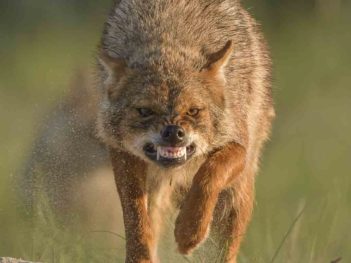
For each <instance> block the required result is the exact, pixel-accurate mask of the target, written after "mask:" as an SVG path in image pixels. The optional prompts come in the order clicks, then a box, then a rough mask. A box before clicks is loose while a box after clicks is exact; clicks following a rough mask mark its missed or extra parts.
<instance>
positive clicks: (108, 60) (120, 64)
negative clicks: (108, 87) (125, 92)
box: [98, 49, 127, 84]
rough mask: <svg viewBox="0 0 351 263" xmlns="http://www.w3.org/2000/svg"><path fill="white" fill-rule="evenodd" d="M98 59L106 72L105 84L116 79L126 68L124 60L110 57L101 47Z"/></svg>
mask: <svg viewBox="0 0 351 263" xmlns="http://www.w3.org/2000/svg"><path fill="white" fill-rule="evenodd" d="M98 61H99V63H100V65H101V66H102V68H103V69H104V70H105V72H106V73H107V76H106V77H105V79H104V83H105V84H111V83H113V82H116V81H118V79H119V78H120V77H121V76H123V74H124V73H125V71H126V68H127V66H126V64H125V62H124V60H122V59H120V58H113V57H111V56H110V55H108V54H107V52H106V51H105V50H103V49H100V51H99V56H98Z"/></svg>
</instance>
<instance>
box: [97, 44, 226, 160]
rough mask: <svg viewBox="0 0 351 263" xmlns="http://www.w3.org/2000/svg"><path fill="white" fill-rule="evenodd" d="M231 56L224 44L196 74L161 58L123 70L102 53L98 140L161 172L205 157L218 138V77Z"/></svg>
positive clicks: (221, 108)
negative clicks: (153, 165) (162, 169)
mask: <svg viewBox="0 0 351 263" xmlns="http://www.w3.org/2000/svg"><path fill="white" fill-rule="evenodd" d="M231 53H232V43H231V41H228V42H227V43H226V45H225V46H224V47H223V46H221V47H219V49H218V52H216V53H215V54H213V56H211V57H209V58H208V61H207V62H206V63H205V64H204V65H203V67H202V68H201V70H198V69H196V68H192V67H185V66H184V67H177V66H176V65H174V66H172V67H167V66H165V64H167V63H164V64H163V61H164V59H160V61H155V60H154V61H153V62H152V63H149V64H143V65H138V66H128V65H127V63H126V62H125V61H124V60H123V59H120V58H114V57H112V56H111V55H109V54H108V52H107V51H105V50H103V49H101V50H100V55H99V64H100V69H101V75H102V76H103V77H102V87H101V88H102V90H103V93H104V96H103V100H102V103H101V109H100V114H99V118H98V126H99V132H100V137H102V139H103V140H104V142H105V143H106V144H108V145H109V146H111V147H115V148H119V149H122V150H124V151H127V152H129V153H131V154H133V155H136V156H138V157H139V158H142V159H143V160H145V161H146V162H149V163H153V164H157V165H159V166H163V167H176V166H180V165H182V164H184V163H186V162H187V161H189V160H190V159H192V158H194V157H196V156H200V155H203V154H207V153H208V152H210V151H211V150H213V148H214V147H215V146H216V145H215V144H216V141H218V136H220V135H221V134H222V133H223V131H222V130H221V129H222V128H223V127H221V121H222V120H223V118H224V115H225V108H226V101H225V94H224V93H225V82H226V81H225V77H224V73H223V72H224V68H225V66H226V64H227V62H228V60H229V58H230V55H231Z"/></svg>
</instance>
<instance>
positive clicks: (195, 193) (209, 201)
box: [174, 143, 246, 254]
mask: <svg viewBox="0 0 351 263" xmlns="http://www.w3.org/2000/svg"><path fill="white" fill-rule="evenodd" d="M245 162H246V151H245V148H244V147H243V146H241V145H240V144H237V143H229V144H227V145H225V146H224V147H223V148H221V149H219V150H217V151H216V152H214V153H212V154H211V155H210V156H209V157H208V158H207V160H206V161H205V162H204V163H203V165H202V166H201V167H200V169H199V171H198V172H197V173H196V175H195V177H194V179H193V182H192V185H191V188H190V190H189V192H188V194H187V196H186V197H185V200H184V202H183V206H182V208H181V210H180V212H179V215H178V217H177V220H176V225H175V231H174V233H175V238H176V242H177V244H178V250H179V252H180V253H182V254H189V253H190V252H191V251H192V250H193V249H194V248H196V246H198V245H199V244H200V243H201V242H202V241H204V240H205V239H206V235H207V233H208V232H209V226H210V223H211V221H212V218H213V211H214V208H215V206H216V203H217V200H218V195H219V193H220V192H221V191H222V190H223V189H225V188H226V187H227V186H228V185H229V184H230V183H231V182H232V181H233V180H234V179H235V178H236V177H237V176H238V175H239V174H240V173H241V172H242V170H243V169H244V167H245Z"/></svg>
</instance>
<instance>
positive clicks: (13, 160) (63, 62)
mask: <svg viewBox="0 0 351 263" xmlns="http://www.w3.org/2000/svg"><path fill="white" fill-rule="evenodd" d="M253 11H254V10H253ZM348 14H349V9H348V8H346V7H345V12H344V13H341V14H339V15H338V16H337V17H332V18H319V17H316V16H314V15H313V14H310V13H309V14H306V15H305V14H303V13H301V14H292V13H287V14H286V16H284V19H281V20H280V24H279V25H277V24H276V23H274V21H273V20H269V19H267V20H264V21H263V24H264V29H265V31H266V34H267V36H268V40H269V43H270V46H271V49H272V55H273V59H274V67H275V70H274V96H275V101H276V108H277V113H278V117H277V120H276V122H275V125H274V132H273V135H272V140H271V142H270V143H269V145H268V146H267V148H266V150H265V154H264V158H263V161H262V165H261V166H262V167H261V172H260V174H259V176H258V178H257V186H256V188H257V198H256V200H257V203H256V207H255V212H254V217H253V220H252V223H251V225H250V228H249V231H248V234H247V236H246V238H245V241H244V244H243V247H242V251H241V254H240V258H239V262H241V263H246V262H250V263H261V262H262V263H266V262H272V263H273V262H274V263H279V262H284V263H301V262H304V263H305V262H306V263H312V262H313V263H315V262H317V263H318V262H332V261H333V260H334V261H333V262H338V261H337V260H338V259H339V258H340V257H341V258H342V260H341V261H340V262H351V250H350V244H351V235H350V229H351V220H350V216H351V206H350V205H349V204H350V203H351V186H350V185H351V184H350V171H351V169H350V168H351V164H350V156H351V139H350V134H351V122H350V117H349V116H350V114H351V107H350V105H351V89H350V83H351V75H350V74H349V69H350V66H351V53H350V52H349V47H350V46H351V36H350V34H349V24H350V22H351V21H350V17H349V15H348ZM49 22H50V20H49ZM101 23H102V16H98V17H97V18H96V20H93V21H90V20H89V21H83V22H82V21H80V22H77V21H76V22H74V21H73V22H72V21H70V22H67V23H58V22H52V23H46V24H45V25H43V26H41V27H40V28H36V30H35V32H32V31H30V32H26V31H18V32H13V34H12V35H10V36H9V37H8V38H5V39H4V41H2V43H1V44H0V45H1V46H2V47H5V48H6V49H7V50H8V52H7V53H6V54H3V55H2V59H1V61H0V67H1V71H0V117H1V129H0V145H1V147H2V151H1V152H0V255H2V256H13V257H22V258H26V259H31V260H37V261H39V260H40V261H43V262H122V258H123V256H124V251H123V242H124V241H123V239H121V236H120V235H122V236H123V233H108V232H103V231H105V229H94V230H91V231H85V232H83V233H81V231H79V226H77V225H72V227H70V228H64V227H61V226H60V224H58V223H57V222H56V221H55V220H54V219H53V215H52V212H51V211H50V209H49V207H48V205H47V204H46V201H45V200H46V198H45V196H44V197H42V199H43V202H41V203H42V207H41V208H40V209H38V210H37V213H36V215H35V217H34V218H35V219H36V220H34V221H32V220H31V219H30V217H29V216H27V215H26V214H25V213H23V212H22V211H21V208H20V207H19V205H18V203H17V201H16V197H15V196H16V192H15V191H14V189H13V187H12V185H11V182H12V180H13V177H14V176H15V174H16V173H17V172H18V171H19V169H20V168H21V166H22V165H23V161H24V160H25V158H26V156H27V153H28V151H29V149H30V147H31V142H32V139H33V138H34V137H35V133H36V128H37V127H36V125H37V123H38V121H39V120H40V119H41V118H42V117H43V116H44V115H45V112H46V111H47V109H48V108H50V107H51V105H52V104H53V103H54V102H55V101H57V100H58V99H59V98H60V97H61V96H63V95H64V94H65V92H66V91H65V87H66V86H67V83H68V81H69V78H70V76H71V72H72V71H73V70H74V69H75V68H77V67H85V66H87V65H88V66H89V65H90V64H91V63H92V50H93V47H94V46H95V44H96V43H97V41H98V37H99V31H100V25H101ZM302 207H305V209H303V210H302ZM301 211H303V213H302V212H301ZM94 231H95V232H94ZM96 231H98V232H96ZM111 238H112V239H113V240H114V242H115V243H116V246H113V247H111V246H109V245H108V244H105V243H104V242H103V241H104V240H105V239H111ZM167 260H169V261H167ZM167 260H166V261H164V262H175V261H174V260H175V259H174V258H173V259H172V258H171V259H167ZM172 260H173V261H172ZM181 260H183V261H184V262H201V259H200V258H179V259H178V258H177V262H181Z"/></svg>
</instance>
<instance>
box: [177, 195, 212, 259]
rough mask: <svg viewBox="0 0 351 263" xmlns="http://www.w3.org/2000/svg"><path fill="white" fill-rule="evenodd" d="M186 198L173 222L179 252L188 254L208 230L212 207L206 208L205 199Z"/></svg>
mask: <svg viewBox="0 0 351 263" xmlns="http://www.w3.org/2000/svg"><path fill="white" fill-rule="evenodd" d="M193 197H194V198H191V196H190V198H187V200H186V201H185V202H184V205H183V207H182V209H181V211H180V212H179V215H178V217H177V219H176V223H175V230H174V235H175V240H176V242H177V244H178V251H179V252H180V253H181V254H185V255H187V254H190V253H191V252H192V251H193V250H194V249H195V248H196V247H198V246H199V245H200V243H201V242H203V241H204V240H205V239H206V237H207V235H208V232H209V226H210V221H211V219H212V209H208V208H209V207H208V205H207V204H206V199H201V198H198V197H195V196H193Z"/></svg>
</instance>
